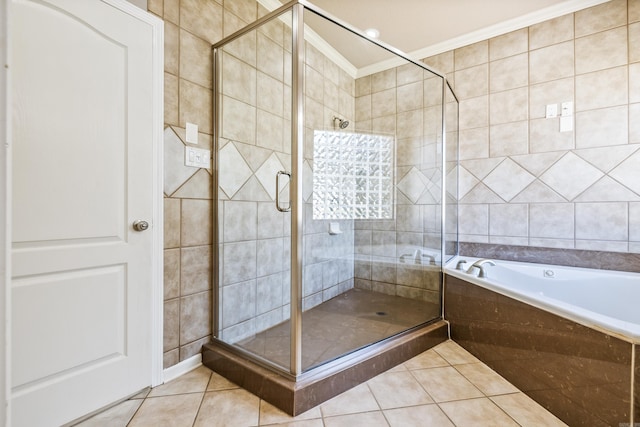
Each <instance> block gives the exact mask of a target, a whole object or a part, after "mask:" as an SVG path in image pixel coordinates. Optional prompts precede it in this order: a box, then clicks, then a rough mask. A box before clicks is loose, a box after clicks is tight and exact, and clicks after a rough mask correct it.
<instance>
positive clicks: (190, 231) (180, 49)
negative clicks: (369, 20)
mask: <svg viewBox="0 0 640 427" xmlns="http://www.w3.org/2000/svg"><path fill="white" fill-rule="evenodd" d="M148 10H149V12H151V13H153V14H155V15H157V16H159V17H160V18H162V19H164V22H165V82H164V84H165V94H164V95H165V106H164V107H165V113H164V121H165V126H166V129H165V180H164V181H165V182H164V193H165V199H164V202H165V203H164V205H165V211H164V212H165V214H164V217H165V237H164V240H165V260H164V263H165V274H164V276H165V277H164V300H165V303H164V352H165V353H164V367H165V368H167V367H170V366H172V365H175V364H176V363H178V362H180V361H182V360H185V359H187V358H189V357H191V356H193V355H195V354H198V353H199V352H200V350H201V346H202V344H204V343H206V342H209V340H210V337H211V319H212V307H211V289H212V286H211V281H210V271H211V243H212V242H211V213H212V200H211V199H212V195H211V171H210V170H205V169H196V168H187V167H184V166H183V163H182V162H183V158H184V152H183V150H184V146H185V145H186V143H185V142H184V141H185V130H184V128H185V126H186V122H191V123H195V124H197V125H198V126H199V131H200V134H199V137H200V138H199V144H198V146H197V147H199V148H210V147H211V133H212V125H211V116H212V111H211V82H212V80H211V45H212V44H213V43H215V42H217V41H219V40H220V39H222V37H223V36H224V35H229V34H231V33H233V32H234V31H236V30H238V29H240V28H242V27H243V26H245V25H246V24H248V23H250V22H253V21H255V20H256V18H257V17H258V14H259V13H264V11H263V10H259V6H258V5H257V3H256V2H255V1H254V0H226V1H223V0H220V1H211V0H149V1H148Z"/></svg>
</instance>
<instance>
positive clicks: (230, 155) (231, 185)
mask: <svg viewBox="0 0 640 427" xmlns="http://www.w3.org/2000/svg"><path fill="white" fill-rule="evenodd" d="M219 155H220V173H219V177H220V178H219V179H220V181H219V182H220V184H219V185H220V188H221V189H222V191H224V192H225V193H226V194H227V196H229V198H233V196H234V195H235V194H236V193H237V192H238V190H239V189H240V188H241V187H242V186H243V185H244V183H245V182H246V181H247V180H248V179H249V178H250V177H251V168H249V166H248V165H247V162H245V161H244V158H243V157H242V155H240V153H239V152H238V150H237V149H236V147H235V145H234V144H233V143H229V144H227V145H225V146H224V148H222V150H220V153H219Z"/></svg>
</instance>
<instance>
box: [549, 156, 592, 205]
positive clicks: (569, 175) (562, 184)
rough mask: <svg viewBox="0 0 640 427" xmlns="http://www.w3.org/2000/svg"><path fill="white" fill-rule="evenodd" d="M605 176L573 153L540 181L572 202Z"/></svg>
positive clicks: (553, 167)
mask: <svg viewBox="0 0 640 427" xmlns="http://www.w3.org/2000/svg"><path fill="white" fill-rule="evenodd" d="M603 176H604V173H602V172H601V171H600V170H598V169H597V168H596V167H594V166H592V165H591V164H590V163H588V162H586V161H585V160H582V159H581V158H580V157H578V156H576V155H575V154H573V153H567V154H565V155H564V156H563V157H562V158H561V159H560V160H558V161H557V162H556V163H555V164H554V165H553V166H551V167H550V168H549V169H548V170H547V171H546V172H545V173H544V174H542V176H541V177H540V180H541V181H542V182H544V183H545V184H547V185H548V186H549V187H551V189H553V190H554V191H556V192H558V193H559V194H560V195H562V197H564V198H565V199H567V200H569V201H571V200H573V199H575V198H576V197H577V196H578V195H579V194H580V193H582V192H583V191H585V190H586V189H587V188H589V187H590V186H591V185H593V184H594V183H595V182H596V181H598V180H599V179H600V178H602V177H603Z"/></svg>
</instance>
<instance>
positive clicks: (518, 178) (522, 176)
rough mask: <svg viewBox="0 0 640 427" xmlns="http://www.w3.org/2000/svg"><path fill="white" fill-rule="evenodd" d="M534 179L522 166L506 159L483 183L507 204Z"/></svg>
mask: <svg viewBox="0 0 640 427" xmlns="http://www.w3.org/2000/svg"><path fill="white" fill-rule="evenodd" d="M535 179H536V178H535V177H534V176H533V175H531V174H530V173H529V172H527V171H526V170H525V169H524V168H523V167H522V166H520V165H518V164H517V163H516V162H514V161H513V160H511V159H509V158H507V159H505V160H504V161H503V162H502V163H500V164H499V165H498V167H497V168H495V169H494V170H493V171H492V172H491V173H490V174H489V175H487V177H486V178H485V179H484V183H485V184H486V185H487V186H488V187H489V188H490V189H491V190H493V191H494V192H495V193H496V194H497V195H498V196H500V197H502V198H503V199H504V200H505V201H507V202H509V201H511V199H513V198H514V197H515V196H516V195H517V194H518V193H520V192H521V191H522V190H524V189H525V188H526V187H527V186H528V185H529V184H531V183H532V182H533V181H534V180H535Z"/></svg>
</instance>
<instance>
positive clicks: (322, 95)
mask: <svg viewBox="0 0 640 427" xmlns="http://www.w3.org/2000/svg"><path fill="white" fill-rule="evenodd" d="M288 19H291V18H290V15H289V18H288ZM291 42H292V36H291V30H290V27H289V26H287V25H286V24H285V23H283V22H282V21H281V20H279V19H274V20H271V21H270V22H268V23H266V24H263V25H262V26H260V27H259V28H257V30H255V31H252V32H250V33H248V34H245V35H243V36H242V37H240V38H238V39H236V40H234V41H232V42H230V43H229V44H228V45H225V46H224V47H223V49H222V53H221V63H222V70H223V71H222V75H223V77H222V83H221V87H222V93H223V96H222V99H221V112H222V122H221V137H222V141H221V150H220V182H219V185H220V197H221V199H224V200H223V201H221V202H220V203H219V210H218V217H219V221H220V230H221V233H220V240H221V242H223V244H222V245H221V247H220V251H219V254H220V266H221V271H222V277H221V284H222V286H221V293H220V295H219V296H218V297H219V301H220V309H221V319H222V322H221V325H220V326H221V331H220V336H221V338H222V339H223V340H225V341H226V342H231V343H233V342H237V341H239V340H242V339H243V338H247V337H252V336H254V335H255V334H256V333H258V332H261V331H264V330H266V329H268V328H270V327H272V326H274V325H276V324H279V323H281V322H283V321H285V320H287V319H288V318H289V312H290V305H289V303H290V262H289V259H290V239H289V236H290V230H291V225H290V222H291V215H290V214H289V213H282V212H279V211H278V210H277V209H276V205H275V198H276V194H275V193H276V189H275V180H276V173H277V172H278V171H281V170H282V171H290V170H291V155H290V152H291V101H290V100H291ZM305 53H306V65H305V103H306V105H305V107H306V114H305V118H306V122H305V125H306V127H307V129H306V132H307V134H310V135H313V130H314V129H324V128H326V127H330V126H331V125H332V120H331V118H332V117H333V116H334V115H339V116H341V117H351V116H352V115H353V79H352V78H351V77H349V76H348V75H347V74H346V73H345V72H344V71H342V70H341V69H339V68H338V67H337V65H335V64H334V63H332V62H331V61H330V60H329V59H328V58H326V57H325V56H324V55H322V54H321V53H320V52H319V51H318V50H317V49H315V48H314V47H313V46H311V45H310V44H308V43H307V44H306V50H305ZM312 156H313V151H311V152H310V154H309V156H305V158H306V157H308V159H307V161H305V162H304V170H305V172H307V173H306V174H304V176H305V177H307V178H310V177H311V173H310V171H311V168H312V167H313V164H312V161H311V158H312ZM286 182H287V178H282V183H283V185H282V186H281V188H280V196H281V199H282V200H281V202H280V203H281V205H286V204H287V202H288V192H289V187H288V185H285V183H286ZM305 183H306V184H308V183H309V182H308V179H307V180H306V181H305ZM304 188H305V190H307V191H305V192H304V193H305V194H304V196H306V197H305V201H308V202H309V203H305V206H304V208H305V214H307V213H310V212H311V211H310V208H311V203H310V202H311V199H310V194H311V188H309V187H308V186H307V185H305V186H304ZM309 220H310V218H307V222H306V223H305V225H306V227H305V229H304V239H305V245H306V247H305V249H306V250H305V268H306V273H307V275H306V277H307V280H306V281H305V283H303V297H304V299H303V308H304V309H307V308H310V307H312V306H314V305H317V304H319V303H322V302H323V301H326V300H328V299H330V298H332V297H333V296H335V295H337V294H339V293H341V292H344V291H345V290H346V289H348V288H349V287H352V286H353V231H352V230H353V227H352V225H351V224H352V222H351V221H341V225H342V230H343V233H342V234H340V235H336V236H330V235H329V234H328V222H327V223H325V221H309Z"/></svg>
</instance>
